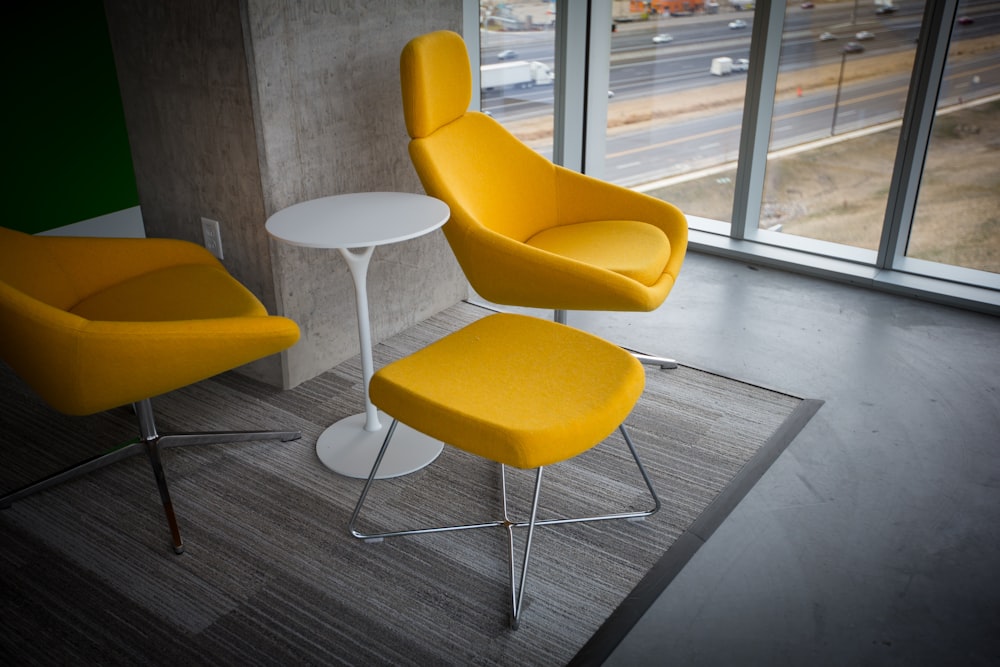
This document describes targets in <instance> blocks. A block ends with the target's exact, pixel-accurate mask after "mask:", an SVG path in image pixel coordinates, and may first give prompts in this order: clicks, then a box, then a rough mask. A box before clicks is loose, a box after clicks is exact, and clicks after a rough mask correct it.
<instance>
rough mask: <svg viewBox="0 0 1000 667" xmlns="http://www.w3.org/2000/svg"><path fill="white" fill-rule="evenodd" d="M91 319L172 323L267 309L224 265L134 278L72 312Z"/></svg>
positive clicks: (262, 312)
mask: <svg viewBox="0 0 1000 667" xmlns="http://www.w3.org/2000/svg"><path fill="white" fill-rule="evenodd" d="M70 312H71V313H73V314H74V315H78V316H80V317H83V318H85V319H88V320H100V321H110V322H167V321H172V320H201V319H213V318H223V317H243V316H263V315H266V314H267V311H266V310H265V309H264V306H263V305H262V304H261V303H260V301H258V300H257V297H255V296H254V295H253V294H252V293H251V292H250V291H249V290H248V289H246V288H245V287H244V286H243V285H242V284H240V283H239V282H237V281H236V279H234V278H233V277H232V276H230V275H229V274H228V273H227V272H226V271H225V269H223V268H222V267H221V266H213V265H210V264H181V265H179V266H171V267H169V268H165V269H160V270H159V271H152V272H150V273H146V274H144V275H141V276H137V277H135V278H131V279H129V280H126V281H124V282H121V283H119V284H117V285H113V286H112V287H109V288H107V289H105V290H102V291H100V292H98V293H96V294H93V295H91V296H89V297H87V298H86V299H84V300H83V301H81V302H80V303H78V304H76V305H75V306H73V307H72V308H71V309H70Z"/></svg>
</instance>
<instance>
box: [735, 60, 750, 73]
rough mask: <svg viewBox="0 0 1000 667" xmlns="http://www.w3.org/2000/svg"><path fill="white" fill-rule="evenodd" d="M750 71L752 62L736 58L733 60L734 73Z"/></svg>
mask: <svg viewBox="0 0 1000 667" xmlns="http://www.w3.org/2000/svg"><path fill="white" fill-rule="evenodd" d="M749 70H750V61H749V60H747V59H746V58H736V59H735V60H733V71H734V72H746V71H749Z"/></svg>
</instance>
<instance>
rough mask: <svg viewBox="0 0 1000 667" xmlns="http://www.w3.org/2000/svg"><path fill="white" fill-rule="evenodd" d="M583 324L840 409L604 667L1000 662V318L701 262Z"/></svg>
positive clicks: (829, 412)
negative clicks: (639, 308) (663, 296)
mask: <svg viewBox="0 0 1000 667" xmlns="http://www.w3.org/2000/svg"><path fill="white" fill-rule="evenodd" d="M569 318H570V319H569V323H570V324H572V325H575V326H579V327H581V328H585V329H589V330H592V331H594V332H596V333H599V334H600V335H602V336H604V337H606V338H609V339H612V340H614V341H616V342H619V343H621V344H623V345H625V346H627V347H631V348H634V349H638V350H642V351H646V352H650V353H659V354H667V355H671V356H674V357H676V358H677V359H678V361H680V362H681V363H684V364H688V365H691V366H695V367H699V368H703V369H706V370H712V371H719V372H721V373H724V374H726V375H728V376H730V377H735V378H739V379H742V380H747V381H751V382H754V383H757V384H761V385H764V386H767V387H771V388H774V389H781V390H785V391H788V392H789V393H792V394H796V395H798V396H802V397H806V398H818V399H822V400H824V401H826V403H825V405H824V406H823V407H822V408H821V409H820V411H819V412H818V413H817V415H816V416H815V417H813V419H812V420H811V421H810V423H809V424H807V425H806V428H805V429H804V430H803V431H802V432H801V433H800V434H799V435H798V437H797V438H796V439H795V441H794V442H792V444H791V445H790V446H789V447H788V449H787V450H786V451H785V452H784V453H783V454H782V455H781V456H780V457H779V458H778V460H777V461H776V462H775V464H774V465H773V466H772V467H771V469H770V470H769V471H768V472H767V473H766V474H765V475H764V477H763V478H762V479H761V480H760V481H759V482H758V483H757V485H756V486H755V487H754V488H753V489H752V490H751V491H750V493H749V494H748V495H747V497H746V498H745V499H744V500H743V502H742V503H741V504H740V505H739V506H738V507H737V508H736V510H735V511H734V512H733V513H732V514H731V515H730V516H729V518H728V519H727V520H726V521H725V522H724V523H723V524H722V525H721V526H720V527H719V529H718V530H717V531H716V532H715V533H714V534H713V535H712V537H711V538H710V539H709V540H708V542H707V543H706V544H705V545H704V546H703V547H702V548H701V549H700V550H699V551H698V552H697V553H696V554H695V556H694V558H693V559H692V560H691V561H690V562H689V563H688V565H687V566H686V567H685V568H684V570H683V571H682V572H681V573H680V575H679V576H678V577H677V578H676V579H675V580H674V581H673V582H672V583H671V584H670V586H669V587H668V588H667V589H666V591H665V592H664V593H663V594H662V595H661V596H660V598H659V599H658V600H657V602H656V603H655V604H654V605H653V606H652V607H651V608H650V609H649V611H648V612H647V613H646V614H645V616H644V617H643V618H642V619H641V621H640V622H639V623H638V624H637V625H636V626H635V627H634V629H633V630H632V631H631V633H630V634H629V635H628V636H627V637H626V638H625V640H624V641H623V642H622V643H621V644H619V645H618V647H617V648H616V649H615V651H614V652H613V653H612V655H611V657H610V658H609V659H608V661H607V662H606V663H605V664H607V665H615V666H617V665H683V666H686V667H691V666H694V665H809V666H816V665H997V664H1000V319H998V318H996V317H992V316H989V315H982V314H978V313H973V312H968V311H963V310H959V309H954V308H950V307H946V306H940V305H935V304H929V303H925V302H921V301H917V300H914V299H909V298H904V297H898V296H894V295H889V294H884V293H879V292H873V291H868V290H865V289H862V288H858V287H853V286H848V285H842V284H835V283H830V282H827V281H824V280H820V279H814V278H809V277H805V276H798V275H793V274H788V273H785V272H782V271H777V270H772V269H764V268H754V267H750V266H748V265H746V264H745V263H741V262H736V261H732V260H726V259H721V258H717V257H710V256H705V255H699V254H694V253H691V254H689V259H688V260H687V262H686V264H685V267H684V269H683V271H682V274H681V277H680V280H679V281H678V284H677V286H676V287H675V288H674V291H673V293H672V294H671V295H670V297H669V298H668V300H667V302H666V304H664V306H663V307H662V308H660V309H659V310H658V311H656V312H655V313H649V314H638V315H636V314H622V315H619V314H614V315H608V314H603V313H602V314H586V313H570V316H569Z"/></svg>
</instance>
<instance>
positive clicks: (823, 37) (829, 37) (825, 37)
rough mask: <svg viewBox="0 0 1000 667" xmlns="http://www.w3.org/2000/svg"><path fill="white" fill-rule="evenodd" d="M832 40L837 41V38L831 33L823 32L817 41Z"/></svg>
mask: <svg viewBox="0 0 1000 667" xmlns="http://www.w3.org/2000/svg"><path fill="white" fill-rule="evenodd" d="M834 39H837V36H836V35H834V34H833V33H832V32H824V33H823V34H822V35H820V36H819V41H821V42H829V41H831V40H834Z"/></svg>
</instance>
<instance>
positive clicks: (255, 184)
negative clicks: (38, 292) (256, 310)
mask: <svg viewBox="0 0 1000 667" xmlns="http://www.w3.org/2000/svg"><path fill="white" fill-rule="evenodd" d="M105 11H106V13H107V17H108V25H109V30H110V34H111V40H112V45H113V48H114V51H115V61H116V66H117V69H118V76H119V82H120V85H121V91H122V99H123V105H124V108H125V116H126V124H127V127H128V132H129V142H130V144H131V147H132V154H133V161H134V164H135V170H136V181H137V184H138V190H139V201H140V205H141V207H142V214H143V219H144V221H145V224H146V230H147V234H148V235H150V236H167V237H174V238H185V239H188V240H192V241H196V242H199V243H200V242H201V241H202V239H201V218H202V217H208V218H212V219H214V220H218V221H219V223H220V228H221V233H222V246H223V251H224V253H225V258H224V260H223V262H224V263H225V264H226V266H227V268H228V269H229V270H230V271H231V272H232V273H233V274H234V275H235V276H236V277H237V278H238V279H240V280H241V281H242V282H243V283H244V284H246V285H247V287H249V288H250V289H251V290H252V291H253V292H254V293H255V294H257V296H258V297H259V298H260V299H261V300H262V301H263V302H264V303H265V305H266V306H267V307H268V309H269V310H270V311H271V312H276V313H280V314H283V315H286V316H288V317H291V318H292V319H294V320H295V321H296V322H298V323H299V325H300V327H301V329H302V334H303V336H302V340H301V341H300V342H299V343H298V344H297V345H296V346H295V347H294V348H292V349H291V350H289V351H288V352H285V353H283V354H282V355H281V356H280V358H279V357H274V358H272V359H268V360H265V361H264V362H262V363H258V364H254V365H252V366H251V367H247V368H246V369H244V370H245V371H246V372H247V373H248V374H250V375H252V376H255V377H258V378H260V379H263V380H265V381H267V382H269V383H271V384H274V385H276V386H283V387H291V386H294V385H296V384H299V383H300V382H303V381H305V380H307V379H309V378H312V377H314V376H316V375H318V374H320V373H322V372H324V371H326V370H328V369H329V368H331V367H333V366H335V365H336V364H338V363H340V362H341V361H343V360H345V359H348V358H350V357H351V356H353V355H355V354H357V353H358V341H357V324H356V320H355V314H354V313H355V306H354V301H353V299H354V296H353V288H352V283H351V278H350V274H349V272H348V270H347V266H346V264H345V263H344V261H343V259H342V258H341V257H340V256H339V255H338V254H337V252H336V251H320V250H308V249H301V248H294V247H290V246H286V245H283V244H279V243H275V242H273V241H271V240H270V239H269V238H268V236H267V234H266V232H265V230H264V222H265V221H266V220H267V217H268V216H269V215H270V214H271V213H273V212H275V211H277V210H279V209H281V208H284V207H285V206H289V205H291V204H294V203H297V202H299V201H303V200H306V199H311V198H314V197H320V196H325V195H334V194H343V193H348V192H358V191H379V190H388V191H405V192H422V190H421V187H420V183H419V180H418V179H417V176H416V173H415V172H414V171H413V168H412V166H411V164H410V161H409V157H408V155H407V148H406V146H407V141H408V139H407V136H406V130H405V126H404V124H403V116H402V110H401V105H400V94H399V69H398V60H399V52H400V50H401V49H402V47H403V45H404V44H405V43H406V42H407V40H409V39H410V38H412V37H414V36H416V35H418V34H421V33H423V32H428V31H431V30H437V29H441V28H446V29H452V30H460V29H461V21H462V2H461V0H372V1H369V2H364V3H358V2H347V1H339V2H338V1H336V0H326V1H322V0H313V1H305V0H302V1H298V0H287V1H285V2H277V1H275V0H144V1H143V2H129V1H127V0H105ZM369 293H370V295H371V317H372V332H373V336H374V339H375V341H376V342H377V341H378V340H380V339H382V338H384V337H387V336H391V335H393V334H395V333H397V332H399V331H401V330H403V329H405V328H407V327H409V326H411V325H412V324H414V323H416V322H418V321H420V320H422V319H424V318H426V317H429V316H430V315H433V314H434V313H436V312H438V311H440V310H442V309H444V308H446V307H448V306H450V305H451V304H453V303H455V302H456V301H458V300H460V299H462V298H464V297H465V296H466V295H467V294H468V285H467V283H466V281H465V278H464V276H463V275H462V273H461V271H460V269H459V268H458V264H457V262H455V260H454V258H453V256H452V254H451V251H450V249H449V248H448V245H447V243H446V242H445V240H444V236H443V234H442V233H441V232H436V233H434V234H432V235H429V236H427V237H424V238H421V239H416V240H413V241H408V242H405V243H401V244H398V245H396V246H387V247H384V248H379V249H377V250H376V251H375V256H374V258H373V261H372V265H371V271H370V274H369Z"/></svg>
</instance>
